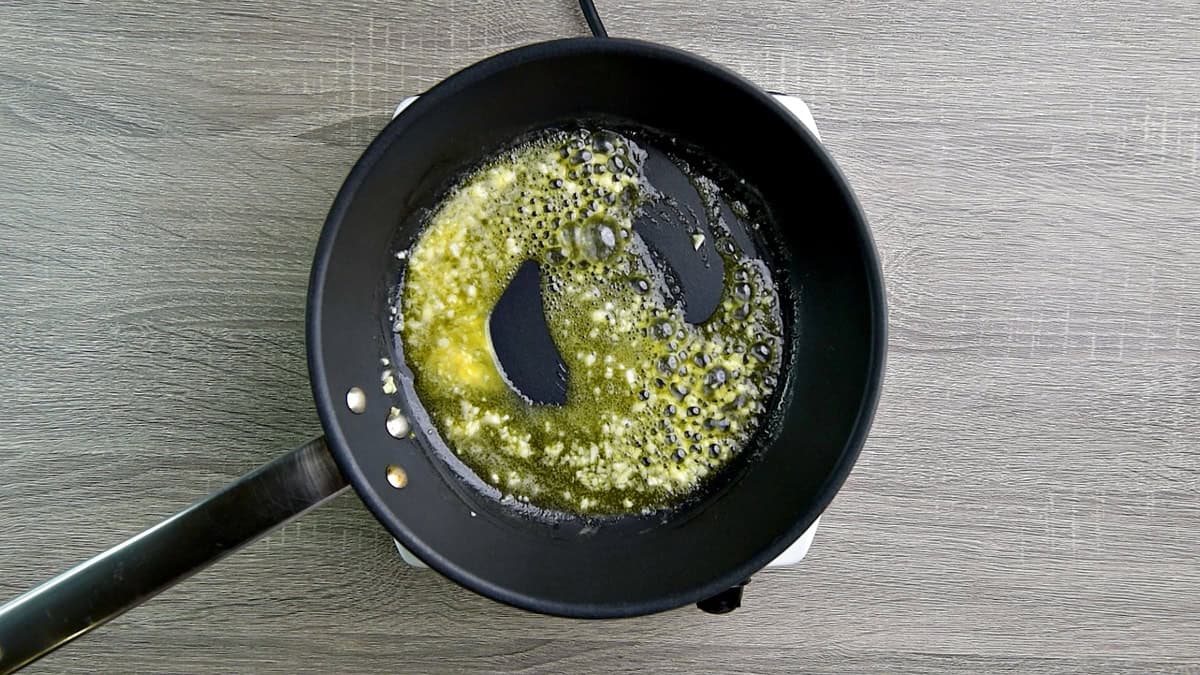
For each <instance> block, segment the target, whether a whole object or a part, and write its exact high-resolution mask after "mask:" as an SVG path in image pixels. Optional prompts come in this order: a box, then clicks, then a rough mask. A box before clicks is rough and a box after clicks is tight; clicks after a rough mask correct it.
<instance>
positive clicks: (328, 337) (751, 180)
mask: <svg viewBox="0 0 1200 675" xmlns="http://www.w3.org/2000/svg"><path fill="white" fill-rule="evenodd" d="M580 122H595V123H596V124H599V125H609V126H619V127H622V128H638V129H648V130H654V131H655V133H656V134H657V137H661V138H667V139H671V140H670V142H671V143H672V144H677V145H678V147H681V148H683V147H687V148H698V149H700V150H702V152H703V153H704V155H706V156H707V157H708V158H710V159H711V160H712V162H713V163H714V165H716V166H722V167H726V168H727V169H728V170H729V171H730V172H731V173H732V174H733V175H736V176H739V177H741V178H742V179H744V180H745V182H746V185H748V186H752V188H753V190H754V191H756V193H757V195H758V197H759V198H760V199H761V202H762V203H763V204H764V205H765V208H766V209H767V210H768V211H769V213H770V220H771V221H772V222H774V223H775V224H776V226H775V227H774V228H773V231H772V232H771V233H770V236H769V242H768V244H769V246H770V247H773V248H774V249H775V252H776V253H777V254H778V255H777V256H776V257H777V258H778V259H779V260H782V261H785V263H784V264H785V267H783V268H782V269H780V270H779V271H778V272H777V275H779V276H780V277H781V278H780V279H777V281H779V282H780V283H782V284H784V285H785V286H786V287H787V288H789V289H790V290H791V293H790V295H789V296H788V297H789V298H790V300H788V301H787V302H786V303H785V304H786V306H785V307H784V318H785V324H786V327H785V331H786V340H785V343H786V345H785V352H786V353H785V355H784V363H785V373H784V376H783V377H782V378H781V380H780V385H779V387H778V389H777V392H776V394H775V399H774V400H775V405H774V406H773V409H772V410H771V411H770V412H769V413H768V414H769V416H770V419H769V420H768V423H767V424H765V425H764V427H763V430H762V431H761V432H760V433H759V434H758V435H757V437H756V438H755V439H754V441H753V442H752V444H751V447H749V448H747V449H746V450H745V451H744V452H743V454H742V456H741V458H740V460H739V461H738V462H735V463H734V465H733V466H732V467H730V468H729V469H728V470H727V471H726V472H725V473H724V474H723V475H722V477H721V478H720V480H716V481H714V482H713V483H712V484H711V485H710V486H709V489H708V490H707V492H706V493H705V494H704V496H703V498H701V499H698V500H695V501H693V502H690V503H689V504H687V505H685V506H683V507H680V508H677V509H675V510H673V511H669V512H666V513H657V514H655V515H652V516H624V517H609V518H603V519H595V518H591V519H589V518H581V517H568V518H561V519H556V520H549V519H544V518H536V517H531V516H529V515H525V514H523V513H521V512H519V511H517V510H516V509H514V508H512V507H510V506H509V505H507V504H505V503H502V502H501V501H498V500H496V499H494V498H492V497H490V496H488V495H486V494H484V493H483V492H481V491H479V490H475V489H472V488H471V486H470V485H469V484H468V483H465V482H464V481H462V480H461V479H459V476H458V473H457V471H456V470H455V467H453V466H451V462H449V461H447V460H446V459H445V458H444V457H443V456H442V455H441V454H439V453H436V452H431V451H430V448H431V445H430V441H431V434H433V433H435V432H434V431H433V430H432V428H431V427H429V426H428V425H423V424H418V425H416V426H415V428H414V431H415V434H414V435H413V436H412V437H410V438H408V439H405V440H397V439H396V438H394V437H393V436H392V435H390V434H389V433H388V431H387V429H386V428H385V417H386V414H387V412H388V410H389V408H390V407H391V406H398V407H400V408H401V409H403V410H404V411H406V412H408V413H414V412H416V411H417V410H418V409H419V403H418V402H417V401H416V400H415V399H414V395H413V392H412V389H411V384H410V383H408V382H407V381H405V380H404V378H403V377H402V378H401V380H402V382H403V386H402V387H401V390H400V391H399V392H398V393H396V394H393V395H390V396H389V395H386V394H384V393H383V392H382V391H381V390H380V388H379V386H378V382H379V375H380V359H381V358H388V359H393V360H398V359H399V357H400V353H399V351H398V350H397V349H396V344H395V342H394V336H393V334H392V332H391V330H390V327H389V320H388V317H387V311H386V308H387V301H388V295H389V292H390V291H391V290H392V289H393V288H394V286H395V284H396V281H397V279H398V275H399V274H400V272H401V265H403V262H402V261H399V260H397V259H396V257H395V256H394V255H393V253H394V252H395V251H396V250H397V248H398V247H400V246H404V245H407V244H408V243H409V242H411V241H412V240H413V239H414V238H415V237H416V236H417V234H418V228H419V226H420V224H421V220H420V214H421V213H423V212H424V210H427V209H430V208H432V207H433V206H434V205H435V204H436V203H437V202H438V200H439V198H440V197H441V196H442V195H443V194H444V192H445V190H446V189H447V188H448V186H450V185H451V184H452V183H453V181H454V180H455V178H456V177H458V176H460V175H461V174H462V172H464V171H465V170H468V169H470V168H471V167H472V166H473V165H476V164H477V163H478V162H479V161H480V160H481V159H482V158H484V157H486V156H487V155H488V153H489V152H491V151H493V150H495V149H498V148H502V147H505V146H506V145H508V144H510V143H511V142H512V140H513V139H515V138H518V137H521V136H522V135H525V134H528V133H530V132H533V131H536V130H539V129H545V128H548V127H563V126H572V125H575V124H578V123H580ZM681 198H684V197H683V196H681ZM307 330H308V359H309V370H310V374H311V380H312V387H313V394H314V397H315V398H316V403H317V409H318V411H319V413H320V417H321V422H322V424H323V426H324V429H325V433H326V437H325V439H324V440H320V439H319V440H315V441H313V442H311V443H309V444H307V445H305V446H304V447H302V448H300V449H298V450H295V451H293V452H292V453H290V454H288V455H286V456H284V457H282V458H280V459H278V460H276V461H275V462H273V463H271V464H268V465H267V466H265V467H263V468H261V469H259V470H257V471H255V472H253V473H251V474H249V475H247V476H246V477H244V478H242V479H240V480H239V481H237V482H236V483H234V484H233V485H231V486H229V487H228V488H226V489H224V490H223V491H221V492H218V493H216V494H214V495H212V496H210V497H208V498H206V499H204V500H202V501H201V502H199V503H197V504H196V505H194V506H192V507H191V508H190V509H188V510H187V511H185V512H183V513H181V514H179V515H177V516H175V517H173V518H171V519H169V520H167V521H165V522H164V523H162V524H160V525H158V526H157V527H154V528H152V529H150V530H148V531H146V532H144V533H142V534H140V535H138V536H137V537H134V538H133V539H131V540H129V541H128V542H126V543H124V544H121V545H119V546H117V547H116V548H114V549H112V550H110V551H108V552H106V553H104V554H101V555H100V556H98V557H96V558H93V559H92V560H90V561H88V562H85V563H83V564H82V565H80V566H78V567H76V568H75V569H73V570H71V571H69V572H67V573H65V574H63V575H60V576H59V577H56V578H55V579H53V580H51V581H49V582H47V583H45V584H43V585H42V586H40V587H38V588H36V589H34V590H32V591H30V592H28V593H26V594H24V595H22V596H20V597H18V598H16V599H15V600H13V601H11V602H9V603H8V604H7V605H4V606H3V607H0V671H2V672H8V671H11V670H13V669H15V668H17V667H20V666H21V665H24V664H25V663H28V662H29V661H32V660H33V659H36V658H38V657H39V656H41V655H43V654H45V653H46V652H48V651H50V650H52V649H54V648H56V647H58V646H60V645H61V644H63V643H65V642H67V641H69V640H71V639H73V638H75V637H77V636H79V635H81V634H82V633H84V632H86V631H88V630H90V629H92V628H95V627H96V626H99V625H101V624H103V623H104V622H106V621H108V620H109V619H111V618H113V617H115V616H117V615H119V614H120V613H122V612H124V611H125V610H127V609H129V608H130V607H133V606H134V605H136V604H138V603H140V602H142V601H144V600H146V599H147V598H149V597H151V596H153V595H154V594H156V593H158V592H160V591H162V590H163V589H165V588H167V587H168V586H170V585H171V584H173V583H175V582H177V581H179V580H180V579H182V578H184V577H186V576H188V575H190V574H191V573H194V572H196V571H198V570H199V569H201V568H203V567H204V566H205V565H207V564H210V563H212V562H214V561H216V560H217V559H219V558H221V557H223V556H224V555H226V554H228V553H231V552H233V551H234V550H236V549H237V548H238V547H240V546H242V545H244V544H246V543H248V542H250V541H253V540H254V539H256V538H258V537H259V536H261V535H263V534H264V533H266V532H267V531H269V530H270V529H272V528H274V527H277V526H279V525H280V524H282V523H284V522H286V521H287V520H289V519H290V518H292V517H294V516H296V515H298V514H300V513H302V512H303V511H305V510H306V509H308V508H311V507H313V506H315V505H317V504H319V503H321V502H322V501H324V500H326V499H327V498H329V497H330V496H332V495H334V494H336V493H337V492H339V491H340V490H342V489H344V488H345V487H346V484H347V481H348V482H349V484H350V485H352V486H353V487H354V489H355V491H356V492H358V494H359V496H360V497H361V498H362V499H363V501H364V502H365V503H366V504H367V506H368V507H369V508H370V510H371V512H372V513H374V514H375V516H376V517H377V518H378V519H379V521H380V522H382V523H383V524H384V526H385V527H387V529H388V531H389V532H390V533H391V534H392V535H393V536H394V537H395V538H396V539H397V540H399V541H400V542H401V543H402V544H403V545H404V546H405V547H406V548H407V549H409V550H410V551H412V552H413V553H415V554H416V555H417V556H419V557H420V558H421V559H422V560H423V561H425V562H426V563H427V564H428V565H429V566H430V567H432V568H434V569H435V570H437V571H439V572H441V573H442V574H444V575H446V576H448V577H450V578H451V579H453V580H454V581H456V582H458V583H459V584H462V585H463V586H466V587H467V588H469V589H472V590H474V591H476V592H478V593H481V594H483V595H485V596H488V597H490V598H494V599H496V600H499V601H502V602H505V603H508V604H511V605H514V606H517V607H521V608H524V609H529V610H533V611H536V612H544V613H548V614H556V615H563V616H571V617H588V618H594V617H618V616H631V615H638V614H646V613H650V612H657V611H661V610H666V609H670V608H674V607H679V606H682V605H685V604H689V603H694V602H698V601H702V600H704V599H706V598H710V597H713V596H717V595H719V594H721V593H722V591H725V590H726V589H729V588H731V587H738V586H740V585H741V584H742V583H743V582H744V581H745V580H746V579H747V578H748V577H749V576H750V575H751V574H753V573H754V572H755V571H757V570H759V569H760V568H762V567H763V566H764V565H766V564H767V563H768V562H769V561H770V560H772V559H773V558H774V557H775V556H777V555H778V554H779V553H781V552H782V551H783V550H784V549H786V548H787V547H788V546H789V545H790V544H791V543H792V542H793V541H794V540H795V539H796V538H797V537H799V536H800V535H801V534H802V533H803V532H804V531H805V530H806V529H807V528H808V527H809V526H810V525H812V523H813V521H814V520H815V519H816V518H817V517H818V516H819V515H820V514H821V512H822V511H823V510H824V509H825V508H826V507H827V506H828V505H829V502H830V500H831V499H832V498H833V495H834V493H835V492H836V491H837V489H838V488H839V487H840V486H841V484H842V482H843V481H844V480H845V478H846V475H847V474H848V473H849V471H850V468H851V466H852V464H853V463H854V460H855V458H856V457H857V455H858V452H859V450H860V448H861V447H862V445H863V442H864V440H865V438H866V434H867V428H868V426H869V424H870V420H871V416H872V413H873V411H874V408H875V403H876V400H877V398H878V395H879V387H880V380H881V376H882V371H883V360H884V348H885V313H884V294H883V286H882V281H881V277H880V270H879V264H878V261H877V259H876V255H875V251H874V249H873V246H872V243H871V238H870V234H869V232H868V229H867V225H866V223H865V221H864V218H863V214H862V212H861V211H860V209H859V207H858V205H857V204H856V202H855V200H854V197H853V195H852V194H851V192H850V189H849V187H848V186H847V184H846V182H845V180H844V179H843V178H842V175H841V174H840V173H839V172H838V170H837V169H836V168H835V166H834V164H833V162H832V161H831V160H830V158H829V157H828V155H826V153H825V152H824V150H822V149H821V147H820V146H819V145H818V144H817V142H816V141H815V140H814V139H813V138H812V136H811V135H810V134H809V133H808V132H807V131H806V130H805V129H804V128H803V127H802V126H801V124H800V123H799V122H798V121H797V120H796V119H795V118H794V117H792V115H791V114H790V113H788V112H787V111H786V110H785V109H784V108H783V107H782V106H780V105H779V104H778V103H777V102H776V101H775V100H773V99H772V97H771V96H769V95H768V94H766V93H765V92H763V91H761V90H759V89H758V88H756V87H755V86H753V85H752V84H750V83H749V82H747V81H745V80H743V79H741V78H739V77H738V76H736V75H734V74H732V73H730V72H728V71H726V70H724V69H722V68H720V67H718V66H715V65H713V64H711V63H709V62H707V61H704V60H702V59H699V58H697V57H695V56H692V55H689V54H687V53H684V52H680V51H677V50H674V49H669V48H666V47H662V46H658V45H654V44H650V43H645V42H634V41H627V40H597V39H572V40H562V41H556V42H547V43H542V44H536V45H532V46H528V47H523V48H520V49H516V50H513V51H510V52H507V53H504V54H501V55H499V56H495V57H493V58H490V59H488V60H486V61H483V62H481V63H478V64H476V65H474V66H471V67H469V68H467V69H466V70H463V71H462V72H459V73H457V74H456V75H454V76H452V77H450V78H449V79H447V80H446V81H444V82H442V83H441V84H439V85H437V86H436V87H434V88H433V89H431V90H430V91H429V92H428V93H426V94H425V95H423V96H421V97H420V99H419V100H417V101H416V102H415V103H414V104H413V105H412V106H411V107H410V108H408V109H407V110H406V111H405V112H404V114H403V115H401V116H400V117H399V118H397V119H396V120H395V121H393V122H392V123H391V124H389V125H388V126H387V127H386V128H385V129H384V130H383V131H382V132H381V133H380V134H379V136H378V138H376V139H375V141H374V142H373V143H372V144H371V146H370V147H369V148H368V149H367V151H366V152H365V153H364V154H363V156H362V158H361V159H360V160H359V162H358V164H357V165H356V166H355V167H354V169H353V170H352V171H351V172H350V175H349V177H348V178H347V179H346V182H345V184H344V186H343V187H342V190H341V192H340V193H339V194H338V196H337V199H336V201H335V202H334V205H333V208H332V210H331V211H330V214H329V217H328V220H327V221H326V223H325V228H324V230H323V232H322V234H321V238H320V242H319V244H318V245H317V251H316V258H315V261H314V264H313V269H312V279H311V283H310V286H309V299H308V318H307ZM395 365H396V367H397V368H398V370H399V371H400V372H401V373H403V372H404V364H403V362H402V361H399V362H398V363H396V364H395ZM354 387H360V388H361V389H362V390H363V391H364V392H365V395H366V409H365V411H364V412H362V413H361V414H356V413H355V412H354V411H352V410H351V409H350V408H349V407H348V405H347V392H348V391H349V390H350V389H351V388H354ZM413 419H419V415H415V416H414V417H413Z"/></svg>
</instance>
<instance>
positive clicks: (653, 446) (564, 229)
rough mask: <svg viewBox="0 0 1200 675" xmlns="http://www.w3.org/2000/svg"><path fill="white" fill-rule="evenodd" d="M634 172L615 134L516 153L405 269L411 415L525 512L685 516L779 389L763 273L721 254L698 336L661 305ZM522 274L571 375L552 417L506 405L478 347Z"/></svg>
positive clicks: (516, 403) (772, 309)
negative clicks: (673, 512)
mask: <svg viewBox="0 0 1200 675" xmlns="http://www.w3.org/2000/svg"><path fill="white" fill-rule="evenodd" d="M643 156H644V154H643V153H642V152H641V151H640V150H639V149H638V148H637V147H636V145H634V144H633V143H632V142H631V141H629V140H628V139H626V138H624V137H621V136H619V135H617V134H613V133H611V132H600V133H596V134H592V133H589V132H587V131H581V132H578V133H575V134H571V135H567V134H555V135H552V136H548V137H545V138H542V139H540V140H537V141H534V142H531V143H529V144H526V145H524V146H522V147H520V148H518V149H517V150H514V151H512V152H511V153H508V154H507V155H505V156H504V157H501V158H499V159H497V160H495V161H493V162H492V163H491V164H490V165H488V166H485V167H483V168H481V169H480V170H478V171H476V172H475V173H473V174H472V175H470V176H469V177H467V178H466V179H465V181H463V182H462V183H461V184H460V185H459V187H458V188H457V189H455V190H453V191H452V192H451V193H450V195H449V196H448V197H447V198H446V199H445V200H444V201H443V202H442V204H441V205H440V206H439V208H438V209H437V210H436V212H435V213H434V214H433V215H432V216H431V218H430V219H429V221H428V223H427V224H426V227H425V229H424V230H423V232H422V235H421V237H420V239H419V240H418V241H417V243H416V245H415V247H414V248H413V250H412V251H411V252H410V254H409V263H408V267H407V270H406V273H405V278H404V282H403V287H402V289H401V292H400V294H399V298H398V303H397V304H398V306H397V307H396V308H395V309H396V313H397V315H398V320H397V323H396V326H397V330H398V332H399V333H400V335H401V339H402V340H403V344H404V349H405V354H406V359H407V362H408V365H409V366H410V367H411V369H412V371H413V373H414V377H415V382H414V383H415V386H416V389H417V393H418V395H419V397H420V400H421V402H422V404H423V405H424V406H425V407H426V409H427V410H428V411H429V413H430V417H431V418H432V420H433V422H434V424H435V425H436V426H437V429H438V432H439V433H440V435H441V436H442V438H443V440H444V441H445V442H446V443H447V445H448V446H449V447H450V448H451V449H452V450H453V451H454V452H455V453H456V454H457V455H458V456H459V457H460V458H461V459H462V460H463V462H464V463H466V464H467V465H468V466H469V467H470V468H471V469H472V470H473V471H474V472H475V473H476V474H477V475H478V476H479V477H480V478H482V479H483V480H485V481H486V482H488V483H491V484H493V485H495V486H496V487H497V488H498V489H500V490H501V491H503V492H504V493H506V494H508V495H511V496H513V497H514V498H516V499H519V500H521V501H524V502H529V503H531V504H534V505H536V506H540V507H543V508H548V509H557V510H562V511H567V512H575V513H628V512H639V511H641V512H645V511H647V510H651V509H656V508H662V507H667V506H670V505H671V504H673V503H676V502H678V501H679V500H681V499H683V498H685V497H686V496H687V495H689V494H691V493H692V492H693V491H695V490H696V488H697V486H699V485H700V484H701V483H702V482H703V481H704V479H705V478H706V477H707V476H709V475H710V474H712V473H713V472H714V471H717V470H718V469H720V468H721V467H722V466H723V465H725V464H726V463H727V462H729V460H730V459H731V458H732V457H733V456H734V455H735V454H736V453H738V452H739V451H740V450H741V449H742V447H743V446H744V445H745V442H746V441H747V440H748V439H749V437H750V436H751V435H752V434H753V432H754V430H755V429H756V427H757V425H758V422H759V419H760V417H761V415H762V413H763V412H764V410H765V403H766V400H767V398H768V397H769V396H770V394H771V391H772V388H773V386H774V383H775V379H776V376H777V375H778V371H779V364H780V358H779V346H780V345H781V344H782V341H781V339H780V338H781V321H780V315H779V300H778V294H777V292H776V290H775V287H774V285H773V284H772V281H771V278H770V275H769V272H768V270H767V268H766V266H765V265H764V264H763V263H762V262H761V261H758V260H755V259H752V258H749V257H747V256H745V255H744V254H742V253H741V252H740V251H738V250H737V249H736V247H734V246H731V245H728V244H727V245H725V246H721V247H718V248H719V250H720V251H721V256H722V258H723V259H724V262H725V270H726V279H725V282H726V283H725V289H724V293H723V296H722V298H721V302H720V304H719V306H718V307H717V309H716V311H715V312H714V314H713V315H712V316H711V317H710V318H709V319H708V320H706V321H705V322H704V323H702V324H699V325H692V324H688V323H687V322H686V321H685V320H684V313H683V309H682V308H681V307H678V306H673V305H672V304H671V303H670V302H668V299H667V295H666V293H665V289H666V284H665V281H664V279H663V278H662V275H661V273H660V272H659V271H658V270H657V267H656V266H655V265H654V264H653V263H652V259H651V256H650V252H649V251H648V250H647V248H646V246H645V244H644V243H643V242H642V241H641V239H640V237H639V236H638V235H637V234H636V233H635V232H634V230H633V217H634V215H635V214H636V213H637V210H638V208H639V205H640V204H641V203H643V202H644V201H645V200H646V199H651V198H653V188H652V187H650V186H649V185H647V184H646V182H645V180H644V178H643V176H642V174H641V160H642V157H643ZM709 196H710V197H711V194H710V195H709ZM723 241H725V242H728V238H727V237H726V238H725V239H724V240H723ZM529 259H534V260H537V261H538V262H539V265H540V267H541V270H542V280H541V283H542V294H543V298H544V299H545V301H544V302H545V313H546V323H547V326H548V327H549V329H550V333H551V335H552V337H553V339H554V342H555V345H556V346H557V347H558V350H559V353H560V355H561V357H562V359H563V362H564V363H565V364H566V366H567V368H568V373H569V377H568V387H567V403H566V404H565V405H563V406H539V405H533V404H531V403H530V402H529V401H528V400H526V399H524V398H522V397H521V396H520V395H519V394H518V393H516V392H514V391H513V390H512V389H511V388H510V387H509V386H508V385H507V383H506V382H505V380H504V377H503V376H502V374H501V371H500V369H499V368H498V366H497V363H496V356H495V353H494V351H493V349H492V345H491V341H490V337H489V331H488V320H489V315H490V313H491V310H492V307H494V306H495V304H496V302H497V301H498V300H499V298H500V296H501V295H502V294H503V292H504V290H505V288H506V287H507V285H508V282H509V281H510V280H511V279H512V277H513V275H514V274H515V273H516V271H517V269H518V267H520V265H521V264H522V263H523V262H524V261H526V260H529Z"/></svg>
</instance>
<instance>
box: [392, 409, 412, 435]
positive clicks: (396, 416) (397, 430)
mask: <svg viewBox="0 0 1200 675" xmlns="http://www.w3.org/2000/svg"><path fill="white" fill-rule="evenodd" d="M387 431H388V433H389V434H391V435H392V436H394V437H396V438H408V434H409V432H410V431H412V425H411V424H409V423H408V418H407V417H405V416H404V412H403V411H402V410H400V409H399V408H392V410H391V412H389V413H388V416H387Z"/></svg>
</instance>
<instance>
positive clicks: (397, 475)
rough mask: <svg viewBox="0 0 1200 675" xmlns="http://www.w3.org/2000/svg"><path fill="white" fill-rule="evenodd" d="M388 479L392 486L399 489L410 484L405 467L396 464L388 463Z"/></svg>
mask: <svg viewBox="0 0 1200 675" xmlns="http://www.w3.org/2000/svg"><path fill="white" fill-rule="evenodd" d="M387 480H388V482H389V483H391V485H392V487H394V488H396V489H397V490H399V489H400V488H402V487H404V486H405V485H408V474H407V473H405V471H404V469H402V468H400V467H399V466H396V465H395V464H388V468H387Z"/></svg>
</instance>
